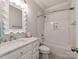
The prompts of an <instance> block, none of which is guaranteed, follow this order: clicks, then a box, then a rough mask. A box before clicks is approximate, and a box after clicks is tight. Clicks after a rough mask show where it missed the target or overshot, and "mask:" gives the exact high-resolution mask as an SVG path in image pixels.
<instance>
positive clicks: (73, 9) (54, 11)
mask: <svg viewBox="0 0 79 59" xmlns="http://www.w3.org/2000/svg"><path fill="white" fill-rule="evenodd" d="M65 10H74V7H73V8H68V9H61V10H56V11H51V12H48V13H54V12H60V11H65Z"/></svg>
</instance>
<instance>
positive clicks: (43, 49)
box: [39, 45, 50, 59]
mask: <svg viewBox="0 0 79 59" xmlns="http://www.w3.org/2000/svg"><path fill="white" fill-rule="evenodd" d="M39 51H40V57H41V58H40V59H49V57H48V55H49V53H50V49H49V48H48V47H47V46H45V45H41V46H40V47H39Z"/></svg>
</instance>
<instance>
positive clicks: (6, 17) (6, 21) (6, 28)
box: [3, 1, 28, 34]
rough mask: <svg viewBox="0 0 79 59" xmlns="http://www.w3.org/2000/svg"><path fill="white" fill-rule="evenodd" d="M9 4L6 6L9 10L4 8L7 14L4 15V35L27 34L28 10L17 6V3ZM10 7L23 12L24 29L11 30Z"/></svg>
mask: <svg viewBox="0 0 79 59" xmlns="http://www.w3.org/2000/svg"><path fill="white" fill-rule="evenodd" d="M7 4H8V5H7V6H6V8H7V9H6V8H4V12H6V13H5V14H3V16H4V20H3V21H4V33H5V34H10V32H13V33H17V32H19V33H21V32H26V29H27V19H28V17H27V10H26V8H23V7H22V6H21V5H17V4H16V3H15V2H10V1H8V2H7ZM9 5H13V6H15V7H16V8H18V9H21V10H22V29H10V28H9Z"/></svg>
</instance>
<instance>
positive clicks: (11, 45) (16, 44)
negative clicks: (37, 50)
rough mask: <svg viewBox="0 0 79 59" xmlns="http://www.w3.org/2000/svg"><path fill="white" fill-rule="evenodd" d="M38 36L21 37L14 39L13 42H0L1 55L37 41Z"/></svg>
mask: <svg viewBox="0 0 79 59" xmlns="http://www.w3.org/2000/svg"><path fill="white" fill-rule="evenodd" d="M36 40H37V38H35V37H32V38H19V39H17V40H13V41H11V42H6V43H2V44H0V57H1V56H4V55H6V54H7V53H10V52H12V51H14V50H16V49H18V48H21V47H22V46H24V45H28V44H31V43H32V42H34V41H36Z"/></svg>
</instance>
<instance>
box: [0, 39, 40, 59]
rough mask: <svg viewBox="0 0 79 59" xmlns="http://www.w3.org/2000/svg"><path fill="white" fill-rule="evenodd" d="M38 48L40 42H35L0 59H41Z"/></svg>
mask: <svg viewBox="0 0 79 59" xmlns="http://www.w3.org/2000/svg"><path fill="white" fill-rule="evenodd" d="M38 48H39V42H38V40H35V41H33V42H30V43H29V44H26V45H24V46H22V47H20V48H18V49H15V50H14V51H11V52H9V53H7V54H5V55H3V56H1V57H0V59H39V50H38Z"/></svg>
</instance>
